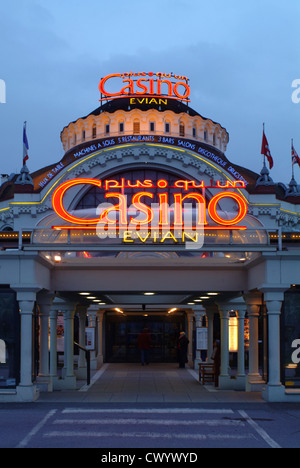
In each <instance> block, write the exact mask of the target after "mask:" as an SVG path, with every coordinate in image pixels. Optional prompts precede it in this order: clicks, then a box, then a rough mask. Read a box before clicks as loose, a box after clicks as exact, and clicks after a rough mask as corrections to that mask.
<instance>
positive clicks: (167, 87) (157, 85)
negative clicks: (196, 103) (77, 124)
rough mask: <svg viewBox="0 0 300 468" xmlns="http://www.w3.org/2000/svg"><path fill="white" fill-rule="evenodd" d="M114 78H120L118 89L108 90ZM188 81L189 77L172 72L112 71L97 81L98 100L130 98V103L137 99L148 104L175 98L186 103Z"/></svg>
mask: <svg viewBox="0 0 300 468" xmlns="http://www.w3.org/2000/svg"><path fill="white" fill-rule="evenodd" d="M114 78H119V79H121V80H122V83H121V89H120V91H117V92H112V90H110V91H109V87H110V85H111V84H112V80H113V79H114ZM110 82H111V83H110ZM188 82H189V79H188V78H187V77H186V76H180V75H174V74H173V73H153V72H149V73H146V72H138V73H134V72H129V73H114V74H111V75H107V76H105V77H104V78H102V79H101V81H100V83H99V91H100V94H101V99H99V101H107V100H112V99H120V98H130V99H131V103H132V104H135V103H136V102H135V100H138V102H140V103H144V104H149V105H150V104H160V103H161V102H160V101H162V102H164V101H165V102H164V104H166V101H167V100H168V99H176V100H177V101H183V102H187V103H188V102H190V99H189V96H190V93H191V89H190V86H189V84H188ZM141 101H142V102H141Z"/></svg>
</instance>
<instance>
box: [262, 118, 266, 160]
mask: <svg viewBox="0 0 300 468" xmlns="http://www.w3.org/2000/svg"><path fill="white" fill-rule="evenodd" d="M264 134H265V123H263V136H264ZM265 165H266V155H265V154H264V166H265Z"/></svg>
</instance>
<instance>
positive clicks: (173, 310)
mask: <svg viewBox="0 0 300 468" xmlns="http://www.w3.org/2000/svg"><path fill="white" fill-rule="evenodd" d="M176 310H177V309H176V307H174V309H171V310H169V312H168V313H169V314H171V313H172V312H175V311H176Z"/></svg>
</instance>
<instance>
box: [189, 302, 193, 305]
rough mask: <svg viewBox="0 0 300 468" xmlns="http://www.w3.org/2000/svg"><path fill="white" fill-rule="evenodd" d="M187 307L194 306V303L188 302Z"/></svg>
mask: <svg viewBox="0 0 300 468" xmlns="http://www.w3.org/2000/svg"><path fill="white" fill-rule="evenodd" d="M187 305H195V303H194V302H188V304H187Z"/></svg>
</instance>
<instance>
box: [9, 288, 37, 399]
mask: <svg viewBox="0 0 300 468" xmlns="http://www.w3.org/2000/svg"><path fill="white" fill-rule="evenodd" d="M13 289H15V291H16V292H17V300H18V301H19V309H20V316H21V349H20V357H21V363H20V383H19V385H18V387H17V399H18V401H24V402H31V401H35V400H37V399H38V397H39V390H38V388H37V386H36V385H35V384H34V383H33V382H32V369H33V366H32V355H33V353H32V351H33V334H32V329H33V327H32V325H33V322H32V320H33V309H34V306H35V301H36V293H37V291H38V289H29V288H28V289H26V290H22V288H13Z"/></svg>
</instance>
